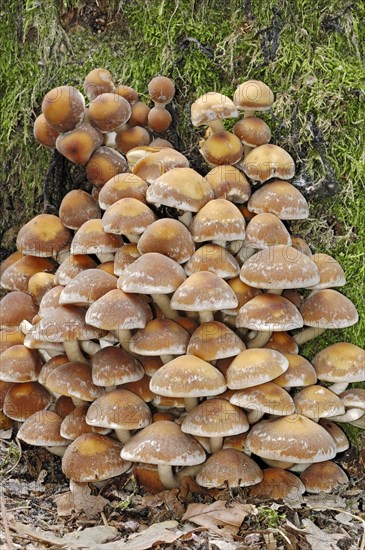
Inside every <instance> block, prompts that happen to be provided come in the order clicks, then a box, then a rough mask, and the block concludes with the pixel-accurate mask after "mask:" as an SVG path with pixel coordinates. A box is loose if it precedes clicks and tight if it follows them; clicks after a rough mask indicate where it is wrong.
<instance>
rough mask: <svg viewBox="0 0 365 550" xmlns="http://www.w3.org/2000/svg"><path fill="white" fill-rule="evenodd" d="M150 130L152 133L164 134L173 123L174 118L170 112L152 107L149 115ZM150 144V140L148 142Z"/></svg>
mask: <svg viewBox="0 0 365 550" xmlns="http://www.w3.org/2000/svg"><path fill="white" fill-rule="evenodd" d="M147 122H148V128H149V129H150V130H151V131H152V132H157V133H159V134H160V133H162V132H166V130H167V129H168V128H169V127H170V125H171V122H172V116H171V114H170V112H169V111H167V110H166V109H165V108H163V107H157V106H156V107H152V109H151V110H150V112H149V113H148V119H147ZM147 143H149V140H148V142H147Z"/></svg>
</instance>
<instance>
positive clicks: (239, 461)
mask: <svg viewBox="0 0 365 550" xmlns="http://www.w3.org/2000/svg"><path fill="white" fill-rule="evenodd" d="M262 475H263V474H262V471H261V468H260V467H259V466H258V465H257V464H256V462H254V461H253V460H252V458H250V457H249V456H247V455H246V454H245V453H242V452H241V451H238V450H236V449H221V450H220V451H217V452H216V453H214V454H213V455H211V456H210V457H209V458H208V459H207V461H206V462H205V464H204V465H203V466H202V468H201V469H200V471H199V473H198V474H197V476H196V481H197V483H199V485H201V486H202V487H209V488H215V487H217V488H222V487H224V486H226V485H228V487H247V486H249V485H255V484H256V483H259V482H260V481H261V480H262Z"/></svg>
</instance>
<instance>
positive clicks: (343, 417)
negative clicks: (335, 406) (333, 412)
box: [330, 407, 364, 422]
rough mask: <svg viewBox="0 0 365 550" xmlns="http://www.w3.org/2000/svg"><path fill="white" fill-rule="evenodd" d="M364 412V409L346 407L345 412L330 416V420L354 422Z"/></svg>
mask: <svg viewBox="0 0 365 550" xmlns="http://www.w3.org/2000/svg"><path fill="white" fill-rule="evenodd" d="M363 414H364V409H357V408H355V407H354V408H352V409H348V410H347V411H346V412H345V414H340V415H338V416H331V418H330V420H333V421H334V422H354V421H355V420H359V418H361V417H362V416H363Z"/></svg>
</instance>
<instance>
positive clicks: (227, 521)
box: [182, 500, 256, 539]
mask: <svg viewBox="0 0 365 550" xmlns="http://www.w3.org/2000/svg"><path fill="white" fill-rule="evenodd" d="M226 505H227V502H226V501H223V500H217V501H216V502H213V504H209V505H207V504H196V503H193V504H189V506H188V508H187V510H186V512H185V515H184V516H183V518H182V520H189V521H191V522H193V523H195V524H196V525H200V526H201V527H205V528H206V529H208V530H209V531H212V532H213V533H216V534H217V535H220V536H221V537H223V538H228V539H231V538H232V537H231V536H232V535H236V534H237V533H238V530H239V528H240V526H241V524H242V522H243V520H244V519H245V517H246V516H247V515H249V514H252V513H254V512H255V511H256V507H255V506H252V505H251V504H241V503H239V502H235V503H234V504H233V505H230V506H226Z"/></svg>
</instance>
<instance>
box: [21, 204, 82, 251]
mask: <svg viewBox="0 0 365 550" xmlns="http://www.w3.org/2000/svg"><path fill="white" fill-rule="evenodd" d="M70 241H71V233H70V231H69V230H68V229H66V227H65V226H64V225H63V223H62V222H61V220H60V218H59V217H58V216H54V215H53V214H38V216H35V217H34V218H33V219H32V220H30V221H29V222H28V223H26V224H25V225H23V227H22V228H21V229H20V231H19V233H18V236H17V240H16V246H17V248H18V250H20V251H21V252H22V254H26V255H30V256H43V257H50V256H56V255H57V254H59V253H60V252H63V251H64V250H67V249H68V248H69V244H70Z"/></svg>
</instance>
